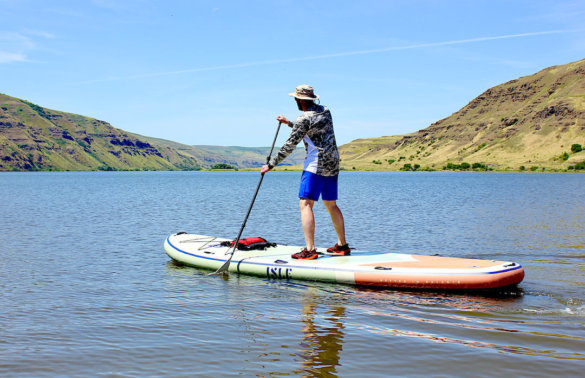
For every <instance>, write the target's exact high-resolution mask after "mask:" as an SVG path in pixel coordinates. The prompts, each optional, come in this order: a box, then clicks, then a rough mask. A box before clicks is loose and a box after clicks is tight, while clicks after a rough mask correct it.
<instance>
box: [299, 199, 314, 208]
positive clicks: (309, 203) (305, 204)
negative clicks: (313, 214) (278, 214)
mask: <svg viewBox="0 0 585 378" xmlns="http://www.w3.org/2000/svg"><path fill="white" fill-rule="evenodd" d="M314 203H315V201H313V200H310V199H307V198H301V199H300V200H299V206H300V208H301V210H302V209H304V208H307V207H309V208H311V209H312V208H313V204H314Z"/></svg>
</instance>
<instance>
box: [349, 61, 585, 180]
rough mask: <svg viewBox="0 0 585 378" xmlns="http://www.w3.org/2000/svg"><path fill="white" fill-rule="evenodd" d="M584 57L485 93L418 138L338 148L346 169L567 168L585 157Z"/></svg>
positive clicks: (359, 142) (378, 140) (361, 142)
mask: <svg viewBox="0 0 585 378" xmlns="http://www.w3.org/2000/svg"><path fill="white" fill-rule="evenodd" d="M573 145H578V146H579V147H581V146H583V145H585V60H581V61H578V62H574V63H570V64H566V65H562V66H554V67H550V68H547V69H544V70H542V71H540V72H538V73H536V74H534V75H531V76H526V77H522V78H519V79H516V80H512V81H509V82H507V83H504V84H501V85H498V86H496V87H493V88H490V89H488V90H487V91H485V92H484V93H482V94H481V95H480V96H478V97H476V98H475V99H474V100H473V101H471V102H470V103H469V104H467V105H466V106H464V107H463V108H462V109H461V110H459V111H457V112H456V113H454V114H452V115H451V116H449V117H447V118H445V119H442V120H440V121H438V122H435V123H433V124H432V125H430V126H429V127H427V128H425V129H423V130H420V131H418V132H416V133H412V134H408V135H401V136H393V137H381V138H371V139H358V140H356V141H353V142H351V143H349V144H346V145H344V146H342V147H341V157H342V165H343V166H344V168H345V169H353V168H355V169H385V170H399V169H406V170H408V169H414V168H415V167H417V168H418V169H443V168H448V169H453V168H455V169H459V168H464V169H465V168H467V167H468V166H471V167H472V166H473V165H474V164H475V166H476V167H477V168H479V169H496V170H522V169H532V170H543V169H548V170H551V169H552V170H565V169H574V168H575V165H577V167H578V168H579V167H582V164H578V163H580V162H582V161H583V160H585V152H579V148H578V147H577V146H575V147H574V146H573Z"/></svg>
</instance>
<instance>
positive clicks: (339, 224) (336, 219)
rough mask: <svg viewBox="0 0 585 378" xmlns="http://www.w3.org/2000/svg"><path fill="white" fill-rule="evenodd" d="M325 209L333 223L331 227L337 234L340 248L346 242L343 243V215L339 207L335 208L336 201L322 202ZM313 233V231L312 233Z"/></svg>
mask: <svg viewBox="0 0 585 378" xmlns="http://www.w3.org/2000/svg"><path fill="white" fill-rule="evenodd" d="M323 204H324V205H325V208H326V209H327V211H328V212H329V215H330V216H331V221H332V222H333V227H334V228H335V232H336V233H337V244H338V245H340V246H342V245H346V244H347V242H346V241H345V221H344V220H343V214H342V213H341V210H339V207H337V202H336V201H323ZM313 232H314V231H313Z"/></svg>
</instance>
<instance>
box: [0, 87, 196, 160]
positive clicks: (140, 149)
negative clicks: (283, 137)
mask: <svg viewBox="0 0 585 378" xmlns="http://www.w3.org/2000/svg"><path fill="white" fill-rule="evenodd" d="M198 167H199V162H198V161H197V160H196V159H195V158H194V157H192V156H189V155H187V154H181V153H179V152H177V151H175V150H173V149H171V148H168V147H160V146H153V145H152V144H150V143H148V142H146V141H144V140H140V139H138V138H136V137H134V136H132V135H129V134H128V133H126V132H124V131H123V130H119V129H116V128H114V127H112V126H111V125H110V124H108V123H107V122H104V121H99V120H96V119H93V118H88V117H83V116H80V115H76V114H70V113H64V112H59V111H54V110H49V109H45V108H43V107H40V106H38V105H35V104H32V103H29V102H27V101H24V100H20V99H16V98H13V97H9V96H6V95H2V94H0V171H7V170H134V169H139V170H141V169H144V170H157V169H170V170H174V169H197V168H198Z"/></svg>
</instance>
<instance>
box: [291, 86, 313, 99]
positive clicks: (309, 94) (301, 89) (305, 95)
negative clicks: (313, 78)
mask: <svg viewBox="0 0 585 378" xmlns="http://www.w3.org/2000/svg"><path fill="white" fill-rule="evenodd" d="M288 95H289V96H293V97H294V98H298V99H299V100H316V99H318V98H319V95H316V94H315V93H314V92H313V87H311V86H310V85H307V84H301V85H299V86H298V87H296V90H295V92H294V93H289V94H288Z"/></svg>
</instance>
